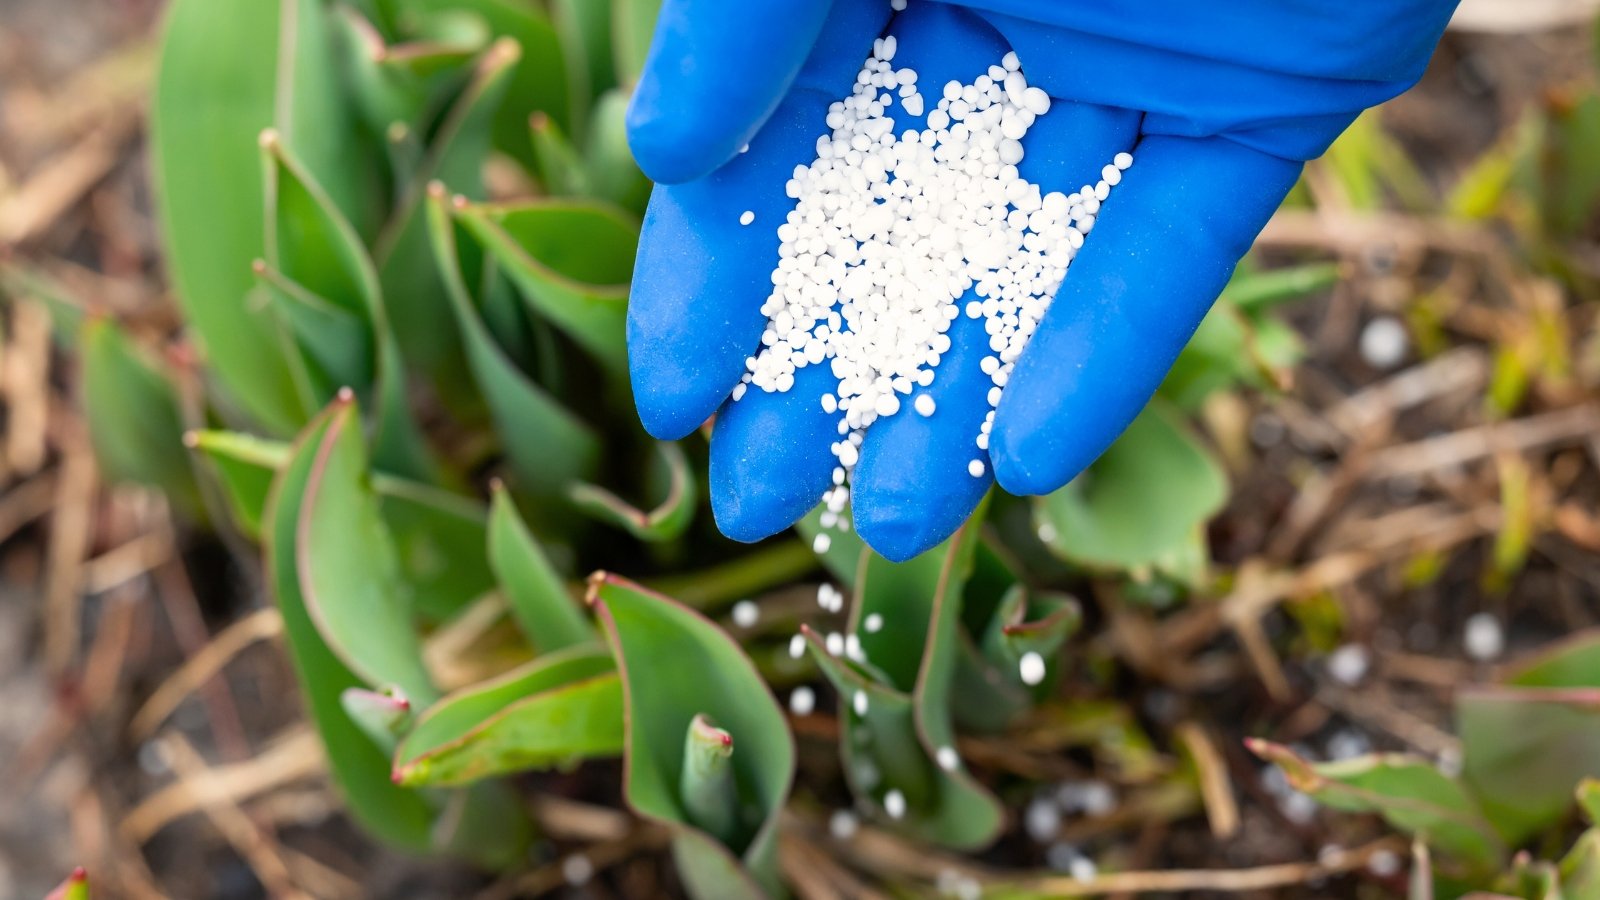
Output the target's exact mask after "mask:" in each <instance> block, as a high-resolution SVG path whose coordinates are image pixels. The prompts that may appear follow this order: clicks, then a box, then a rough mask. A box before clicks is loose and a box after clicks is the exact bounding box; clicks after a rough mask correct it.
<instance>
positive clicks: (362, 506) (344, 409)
mask: <svg viewBox="0 0 1600 900" xmlns="http://www.w3.org/2000/svg"><path fill="white" fill-rule="evenodd" d="M299 512H300V518H299V521H298V522H297V523H296V525H295V558H296V559H297V560H298V562H299V569H300V592H301V595H302V597H304V602H305V608H306V611H307V612H308V613H309V615H310V616H311V619H312V621H313V622H315V623H316V625H317V628H318V630H319V631H320V633H321V635H322V638H323V641H324V642H325V643H326V644H327V646H328V647H329V649H331V650H332V651H333V652H334V653H336V654H338V655H339V657H340V659H341V660H343V662H344V664H345V665H346V666H348V667H349V668H350V670H351V671H353V672H357V673H359V674H360V675H362V676H363V677H364V678H365V679H366V680H367V682H368V683H369V684H374V685H394V686H396V687H398V688H400V689H401V690H402V691H404V692H405V693H406V695H407V696H409V697H412V698H415V699H417V700H420V701H422V702H425V703H426V702H428V701H430V700H432V699H433V698H434V697H436V696H437V691H436V690H435V689H434V686H433V682H432V679H431V678H430V677H429V674H428V671H427V669H426V668H425V667H424V666H423V664H422V645H421V641H420V639H419V638H418V636H417V632H416V630H415V628H414V627H413V625H412V620H411V616H412V609H411V603H410V598H409V597H408V596H407V592H406V591H405V587H404V585H403V583H402V582H401V579H400V568H399V561H398V559H397V557H396V555H395V549H394V544H393V541H392V540H391V538H390V536H389V530H388V528H387V527H386V526H385V525H384V523H383V518H382V516H381V515H380V514H379V508H378V499H377V496H376V495H375V494H374V492H373V490H372V488H371V485H370V483H369V478H368V474H367V456H366V448H365V446H363V442H362V439H361V432H360V427H359V420H358V418H357V415H356V405H355V401H354V399H353V398H349V397H348V396H346V397H341V398H340V399H339V400H338V401H336V402H335V403H334V404H333V407H332V414H331V416H330V417H329V420H328V426H327V429H326V432H325V433H324V434H323V436H322V440H321V443H320V444H319V446H318V447H317V450H316V457H315V459H314V460H313V465H312V468H311V471H310V473H309V474H308V477H307V479H306V482H305V495H304V499H303V501H302V503H301V505H300V510H299Z"/></svg>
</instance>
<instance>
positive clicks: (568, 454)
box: [428, 190, 600, 497]
mask: <svg viewBox="0 0 1600 900" xmlns="http://www.w3.org/2000/svg"><path fill="white" fill-rule="evenodd" d="M449 202H450V201H449V200H448V198H446V197H445V195H444V192H443V191H442V190H437V191H434V192H433V193H432V196H431V197H430V199H429V202H428V229H429V232H430V233H431V235H432V238H433V251H434V254H435V255H436V257H437V259H438V262H439V268H440V271H441V272H442V273H443V275H444V287H445V295H446V297H447V298H448V300H449V304H450V307H451V309H452V310H454V312H455V316H456V321H457V323H458V324H459V326H460V330H461V333H462V335H463V336H464V337H465V339H466V345H467V361H468V363H469V364H470V366H471V369H472V375H473V378H474V379H476V380H477V382H478V386H479V388H480V389H481V390H482V392H483V396H484V400H485V401H486V402H487V403H488V405H489V410H490V413H491V415H492V416H493V418H494V421H495V425H496V428H497V429H498V430H499V432H500V436H501V439H502V443H503V445H504V446H505V448H506V453H507V454H508V455H509V457H510V460H511V464H512V467H513V468H514V469H515V470H516V472H517V475H518V476H519V479H520V483H521V485H522V486H524V487H526V488H527V489H528V490H530V491H531V492H532V493H534V494H536V495H538V496H541V497H553V496H560V495H561V494H562V493H563V492H564V491H565V490H566V488H567V486H568V485H570V484H572V483H573V482H575V481H577V480H578V479H580V478H582V477H584V476H585V475H587V474H588V473H589V472H591V471H592V470H593V468H594V466H595V462H596V459H597V458H598V456H599V452H600V446H599V441H598V440H597V439H596V438H595V436H594V434H593V433H592V432H591V431H590V430H589V428H588V426H586V425H584V424H583V423H582V422H581V421H579V420H578V418H577V417H576V416H574V415H573V414H572V413H571V412H569V411H567V410H566V409H564V408H563V407H561V406H560V405H558V404H557V403H556V401H555V400H554V399H552V398H551V397H550V395H549V394H547V393H546V392H545V391H544V389H543V388H541V387H539V386H538V385H536V384H534V383H533V381H532V380H531V379H529V378H528V377H527V376H526V375H525V374H523V373H522V372H521V371H520V370H519V369H518V368H517V367H516V364H515V363H513V362H512V361H511V359H509V358H508V357H507V356H506V354H505V352H504V351H503V350H502V349H501V348H500V346H499V345H498V344H496V343H495V340H494V337H493V335H491V334H489V332H488V329H487V328H485V327H484V324H483V320H482V319H481V318H480V317H479V315H478V311H477V309H476V307H475V306H474V304H473V302H472V295H471V293H470V292H469V290H468V288H467V284H468V283H469V282H468V279H467V278H465V277H464V276H463V274H462V261H463V260H462V256H461V254H460V251H459V249H458V248H459V245H458V244H457V240H456V238H457V228H456V225H455V221H454V218H453V217H452V215H451V213H450V210H449V209H448V207H447V204H449Z"/></svg>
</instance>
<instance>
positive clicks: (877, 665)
mask: <svg viewBox="0 0 1600 900" xmlns="http://www.w3.org/2000/svg"><path fill="white" fill-rule="evenodd" d="M986 507H987V501H986V502H985V503H984V504H982V505H980V506H979V508H978V510H977V511H976V512H974V513H973V516H972V517H971V518H970V519H968V520H967V522H966V524H964V525H963V526H962V527H961V529H960V530H959V531H957V532H956V533H955V535H954V536H952V537H951V538H950V539H949V540H948V541H946V542H945V543H944V544H941V545H940V546H939V547H937V548H935V549H933V550H930V551H929V552H927V553H925V554H923V555H922V556H919V557H917V558H916V559H913V560H910V561H908V562H905V563H898V564H896V563H890V562H887V561H886V560H883V559H882V558H880V557H878V556H876V555H875V554H872V553H871V552H870V551H865V552H863V554H862V556H861V557H860V559H859V561H858V564H857V568H856V573H855V574H856V598H857V602H856V604H855V606H854V608H853V610H852V612H851V618H850V625H849V627H850V629H851V633H852V634H855V635H856V636H857V637H858V639H859V641H860V643H861V650H862V655H861V657H860V658H858V659H855V660H850V659H841V658H835V657H832V656H830V655H829V654H828V653H827V650H826V649H825V645H824V643H823V642H822V641H820V640H818V638H817V636H816V635H815V634H814V633H812V632H810V630H809V629H807V630H806V631H805V633H806V634H807V636H808V645H809V646H810V648H811V650H812V655H813V657H815V658H816V660H817V664H818V666H819V668H821V669H822V671H823V674H824V675H826V676H827V677H828V679H829V681H831V682H833V684H834V687H835V689H836V690H838V691H839V695H840V708H841V710H846V709H847V710H849V712H848V713H847V714H843V715H841V723H842V724H841V735H840V754H841V757H842V759H843V761H844V767H845V773H846V776H847V777H848V778H849V780H850V783H851V787H852V789H853V790H854V791H855V792H856V794H857V795H858V796H867V797H872V798H873V799H874V801H875V808H876V809H878V810H879V811H881V812H882V813H883V814H884V818H885V821H886V823H887V824H890V825H892V826H894V827H897V828H899V829H901V830H903V831H905V832H906V833H908V834H911V835H913V836H915V837H917V838H919V839H922V840H928V841H933V842H936V843H939V844H942V845H945V846H950V847H958V848H962V849H972V848H977V847H982V846H985V845H987V844H988V843H990V842H991V841H993V840H994V838H995V836H996V835H997V834H998V833H999V830H1000V827H1001V823H1002V818H1003V812H1002V810H1001V807H1000V804H999V802H998V801H997V800H996V799H995V798H994V796H993V795H991V794H990V793H989V792H988V790H987V789H985V788H984V787H983V786H982V785H980V784H978V783H977V782H976V781H974V780H973V779H972V778H971V777H970V776H969V775H968V774H967V773H966V772H965V771H964V770H963V769H962V767H961V764H960V758H959V756H957V755H956V749H955V729H954V725H953V723H952V718H951V703H952V699H953V694H954V691H955V688H956V678H957V673H958V671H959V669H960V666H961V657H962V647H961V640H962V632H961V621H960V620H961V595H962V591H963V589H964V588H965V586H966V582H967V578H968V576H969V575H970V574H971V571H972V567H973V558H974V554H975V552H976V550H977V546H978V533H979V531H980V530H981V527H982V522H983V517H984V515H985V510H986ZM829 549H830V550H831V549H832V548H831V547H830V548H829ZM869 617H873V618H874V621H875V622H876V621H878V620H881V623H882V625H881V627H880V628H878V629H877V630H876V631H869V630H868V629H867V628H866V627H865V623H866V620H867V619H868V618H869ZM918 634H920V635H923V639H922V640H921V641H917V640H907V639H906V638H907V636H909V635H918ZM880 679H881V680H880ZM858 694H859V695H862V696H864V698H865V700H864V704H865V713H864V714H862V713H861V707H859V706H857V705H856V704H857V703H858V702H861V701H858V700H857V696H858ZM891 792H893V793H894V794H895V795H897V796H898V799H897V800H891ZM902 805H903V809H901V808H900V807H901V806H902Z"/></svg>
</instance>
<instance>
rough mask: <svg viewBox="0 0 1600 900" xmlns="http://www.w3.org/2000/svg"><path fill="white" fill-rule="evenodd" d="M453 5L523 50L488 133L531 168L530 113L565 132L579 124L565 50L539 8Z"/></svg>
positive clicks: (514, 3)
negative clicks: (490, 130) (482, 21)
mask: <svg viewBox="0 0 1600 900" xmlns="http://www.w3.org/2000/svg"><path fill="white" fill-rule="evenodd" d="M451 3H452V5H453V6H454V7H455V8H456V9H458V10H464V11H470V12H472V13H475V14H476V15H478V16H481V17H482V18H483V20H484V21H485V22H487V23H488V25H489V29H490V30H491V31H493V32H494V33H495V34H498V35H503V36H504V37H505V38H510V39H511V40H514V41H516V43H517V45H518V46H519V47H520V48H521V50H522V52H521V54H520V57H519V58H518V59H517V60H516V65H515V67H514V68H513V69H512V72H511V78H510V80H509V83H508V85H507V90H506V93H505V100H504V102H503V103H501V104H500V105H499V106H498V108H497V109H496V110H495V111H494V119H493V132H492V133H493V136H494V145H495V147H496V148H497V149H499V150H500V151H501V152H502V153H505V154H507V155H509V156H511V157H512V158H513V159H517V160H519V161H521V162H522V163H523V164H524V165H531V164H532V161H533V157H532V153H531V148H530V147H529V144H528V116H529V115H530V114H532V113H534V112H542V113H544V114H545V115H548V116H549V117H550V118H552V119H554V120H555V121H557V122H559V123H560V124H561V127H562V128H563V129H565V130H567V131H568V132H571V131H573V130H574V129H575V128H576V126H577V125H578V124H579V123H577V122H576V121H575V117H576V116H578V115H579V114H580V110H579V109H578V107H577V106H576V105H575V104H574V103H573V100H574V97H573V95H572V91H571V88H570V87H569V85H568V80H567V78H568V76H567V61H566V56H567V53H568V50H567V48H565V47H563V46H562V43H561V39H560V36H559V35H558V34H557V33H556V28H555V26H554V25H552V24H551V22H550V19H549V16H548V15H547V14H546V13H545V12H544V10H543V4H539V5H535V4H531V3H525V2H518V0H451ZM502 39H504V38H502ZM451 184H452V185H453V182H452V183H451Z"/></svg>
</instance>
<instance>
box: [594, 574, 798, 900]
mask: <svg viewBox="0 0 1600 900" xmlns="http://www.w3.org/2000/svg"><path fill="white" fill-rule="evenodd" d="M589 601H590V603H591V605H593V606H594V609H595V613H596V615H597V617H598V618H599V620H600V622H601V624H602V625H603V626H604V629H605V633H606V638H607V640H608V641H609V642H610V644H611V649H612V654H613V656H614V657H615V658H616V660H617V667H618V669H619V671H621V673H622V681H623V688H624V692H625V697H626V703H627V710H628V714H627V742H626V749H625V751H624V769H625V773H626V782H625V788H624V792H625V794H626V796H627V799H628V803H629V805H630V806H632V807H633V808H634V810H635V811H637V812H638V813H639V814H640V815H642V816H645V817H646V818H649V819H653V820H655V821H658V822H661V823H663V824H665V825H667V826H668V827H669V828H671V829H672V831H673V834H674V842H673V853H674V857H675V859H676V860H677V862H678V866H679V872H680V875H681V876H682V877H683V880H684V882H685V884H686V885H688V887H689V890H690V893H691V894H693V895H694V896H696V897H702V898H711V897H717V898H747V897H749V898H754V897H763V896H769V895H777V894H780V893H781V890H780V888H779V884H778V877H777V859H776V850H777V847H776V840H777V827H778V814H779V812H780V811H781V810H782V808H783V805H784V801H785V798H786V797H787V796H788V793H789V787H790V783H791V782H792V780H793V778H794V766H795V750H794V739H793V737H792V736H791V735H790V734H789V728H788V725H787V722H786V721H785V719H784V716H783V712H782V711H781V710H780V709H779V708H778V704H777V702H776V701H775V700H774V699H773V697H772V693H771V692H770V691H769V690H768V689H767V686H766V684H765V683H764V682H763V681H762V679H761V675H760V673H759V672H757V670H756V668H755V666H754V665H753V664H752V663H751V662H750V660H749V658H748V657H746V656H745V655H744V652H743V651H742V650H741V649H740V648H739V646H738V645H737V644H736V643H734V642H733V641H732V640H730V639H729V638H728V636H727V635H726V634H724V633H723V632H722V631H721V630H719V629H718V628H717V626H716V625H715V624H713V623H712V622H711V621H710V620H708V619H706V618H705V617H704V616H702V615H700V614H699V613H697V612H695V611H693V610H691V609H689V608H688V607H685V606H683V605H681V604H679V603H677V602H676V601H673V600H670V599H668V598H666V597H663V596H661V595H659V594H653V593H651V592H649V591H646V590H645V589H643V588H640V587H639V586H637V585H635V584H633V583H631V582H628V581H626V580H623V579H621V578H617V577H615V576H612V575H607V574H605V573H597V574H596V575H595V576H594V577H593V578H592V579H591V581H590V589H589ZM689 660H692V661H693V663H692V664H686V661H689ZM699 715H704V716H706V717H708V718H709V719H710V721H711V722H714V723H716V726H717V727H718V728H720V729H722V730H724V731H726V733H727V734H728V735H729V736H730V737H731V739H732V748H733V749H732V756H731V757H730V759H729V760H728V763H729V766H730V767H731V768H732V770H733V781H734V784H735V786H736V788H737V792H738V795H739V800H738V803H737V809H738V811H739V813H738V816H737V821H736V823H735V825H733V826H731V827H730V833H731V834H732V838H731V839H727V840H719V839H718V838H716V837H714V836H712V835H711V834H709V833H708V832H706V831H705V830H703V829H702V828H700V827H698V826H696V825H695V824H694V823H693V821H692V819H691V813H690V810H689V803H688V801H687V800H686V798H685V797H684V796H683V793H682V790H683V785H684V781H685V777H686V776H685V773H684V766H685V762H686V759H685V750H686V740H685V735H686V734H687V733H688V730H689V728H690V724H691V723H692V722H693V721H694V719H695V717H696V716H699ZM741 863H742V865H741Z"/></svg>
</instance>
